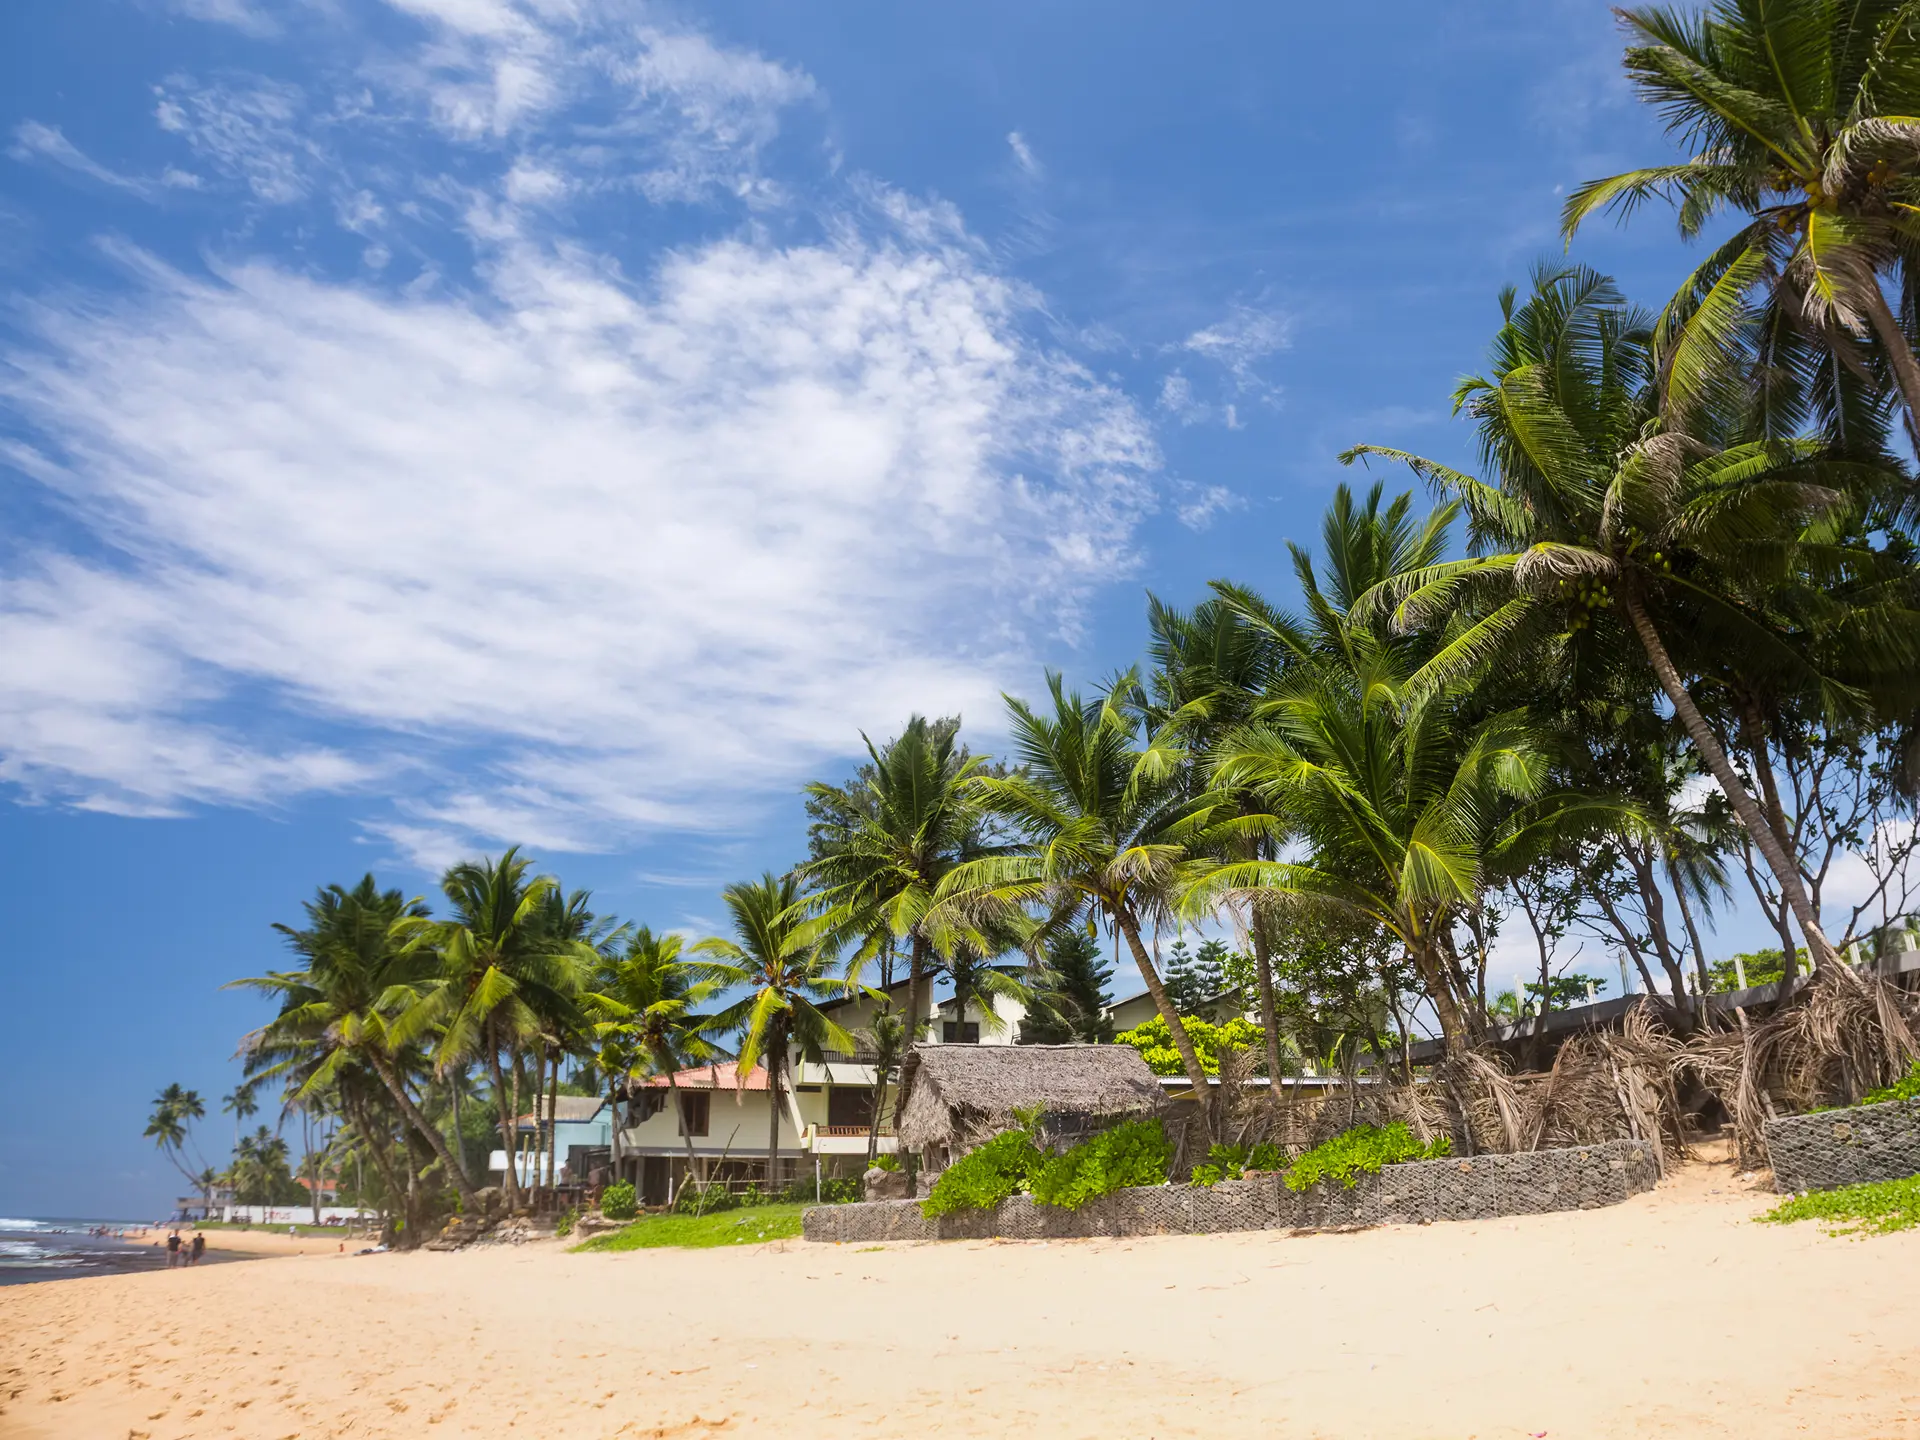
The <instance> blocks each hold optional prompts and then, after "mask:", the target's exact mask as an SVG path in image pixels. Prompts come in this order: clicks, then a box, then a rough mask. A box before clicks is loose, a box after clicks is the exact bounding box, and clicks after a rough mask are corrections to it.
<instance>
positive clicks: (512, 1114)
mask: <svg viewBox="0 0 1920 1440" xmlns="http://www.w3.org/2000/svg"><path fill="white" fill-rule="evenodd" d="M498 1042H499V1037H498V1036H497V1035H492V1034H490V1035H489V1037H488V1039H487V1041H486V1042H485V1045H486V1052H487V1072H488V1074H489V1075H490V1076H491V1077H492V1079H493V1103H494V1108H495V1109H496V1110H497V1111H498V1112H499V1115H498V1125H499V1130H500V1140H501V1143H502V1144H503V1145H505V1146H506V1156H507V1175H506V1179H505V1180H504V1181H502V1182H501V1188H502V1189H503V1190H504V1191H505V1193H506V1200H507V1210H508V1212H509V1213H511V1212H513V1211H515V1210H518V1209H519V1208H520V1177H519V1176H518V1175H517V1174H516V1173H515V1172H516V1170H517V1168H518V1164H517V1162H518V1160H519V1158H520V1157H519V1155H518V1153H517V1143H518V1142H517V1136H516V1134H515V1132H516V1131H517V1130H518V1128H519V1124H520V1114H519V1103H520V1097H519V1095H518V1094H517V1093H515V1094H513V1095H512V1096H511V1097H509V1095H508V1091H507V1077H506V1076H505V1075H504V1074H502V1073H501V1069H500V1046H499V1043H498ZM515 1078H516V1079H517V1078H518V1077H517V1076H516V1077H515ZM519 1088H520V1087H519V1086H518V1085H517V1084H516V1085H515V1086H514V1090H515V1092H517V1091H518V1090H519Z"/></svg>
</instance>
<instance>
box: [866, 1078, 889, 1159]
mask: <svg viewBox="0 0 1920 1440" xmlns="http://www.w3.org/2000/svg"><path fill="white" fill-rule="evenodd" d="M886 1100H887V1071H886V1067H885V1066H883V1065H875V1066H874V1067H873V1113H872V1114H871V1115H869V1116H868V1117H867V1169H869V1170H871V1169H873V1163H874V1161H876V1160H878V1159H879V1158H880V1107H881V1106H882V1105H884V1104H885V1103H886Z"/></svg>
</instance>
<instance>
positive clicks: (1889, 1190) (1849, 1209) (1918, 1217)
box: [1758, 1175, 1920, 1235]
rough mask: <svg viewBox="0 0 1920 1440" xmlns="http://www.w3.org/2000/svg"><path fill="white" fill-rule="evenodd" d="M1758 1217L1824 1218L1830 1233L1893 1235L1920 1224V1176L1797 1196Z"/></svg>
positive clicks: (1769, 1220) (1778, 1221)
mask: <svg viewBox="0 0 1920 1440" xmlns="http://www.w3.org/2000/svg"><path fill="white" fill-rule="evenodd" d="M1758 1219H1759V1221H1760V1223H1761V1224H1763V1225H1788V1224H1792V1223H1793V1222H1794V1221H1796V1220H1820V1221H1823V1222H1825V1224H1826V1226H1827V1233H1828V1234H1830V1235H1890V1234H1892V1233H1893V1232H1894V1231H1896V1230H1911V1229H1912V1228H1913V1227H1914V1226H1916V1225H1920V1175H1911V1176H1909V1177H1907V1178H1906V1179H1905V1180H1881V1181H1877V1182H1875V1183H1874V1184H1871V1185H1845V1186H1842V1187H1841V1188H1840V1189H1838V1190H1816V1191H1814V1192H1812V1193H1811V1194H1807V1195H1796V1196H1794V1197H1793V1199H1791V1200H1788V1201H1785V1202H1784V1203H1782V1204H1779V1205H1776V1206H1774V1208H1773V1209H1771V1210H1769V1211H1768V1212H1767V1213H1766V1214H1764V1215H1761V1216H1759V1217H1758Z"/></svg>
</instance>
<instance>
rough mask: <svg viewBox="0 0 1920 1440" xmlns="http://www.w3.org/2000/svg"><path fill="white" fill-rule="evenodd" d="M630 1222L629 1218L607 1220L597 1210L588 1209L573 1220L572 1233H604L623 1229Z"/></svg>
mask: <svg viewBox="0 0 1920 1440" xmlns="http://www.w3.org/2000/svg"><path fill="white" fill-rule="evenodd" d="M632 1223H633V1222H632V1221H631V1220H609V1219H607V1217H606V1216H604V1215H602V1214H601V1213H600V1212H599V1211H597V1210H589V1211H588V1212H587V1213H586V1214H584V1215H582V1216H581V1217H580V1218H579V1219H578V1220H576V1221H574V1222H573V1233H574V1234H576V1235H604V1234H605V1233H606V1232H607V1231H609V1230H624V1229H626V1228H627V1226H629V1225H631V1224H632Z"/></svg>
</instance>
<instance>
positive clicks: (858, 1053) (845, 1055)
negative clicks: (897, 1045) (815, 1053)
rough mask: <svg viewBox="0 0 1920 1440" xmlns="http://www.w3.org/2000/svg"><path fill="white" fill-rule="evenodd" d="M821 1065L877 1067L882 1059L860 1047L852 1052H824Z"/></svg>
mask: <svg viewBox="0 0 1920 1440" xmlns="http://www.w3.org/2000/svg"><path fill="white" fill-rule="evenodd" d="M819 1063H820V1064H822V1065H877V1064H879V1063H880V1057H879V1056H878V1055H877V1054H875V1053H874V1052H873V1051H871V1050H862V1049H859V1048H858V1047H856V1048H854V1049H852V1050H822V1051H821V1052H820V1059H819Z"/></svg>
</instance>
